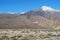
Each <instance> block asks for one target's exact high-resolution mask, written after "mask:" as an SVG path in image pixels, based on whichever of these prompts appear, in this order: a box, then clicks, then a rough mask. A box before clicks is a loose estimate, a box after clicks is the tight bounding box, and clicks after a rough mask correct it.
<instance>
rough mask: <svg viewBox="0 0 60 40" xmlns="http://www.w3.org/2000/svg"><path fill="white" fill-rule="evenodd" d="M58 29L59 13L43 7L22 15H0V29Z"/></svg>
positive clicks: (59, 25)
mask: <svg viewBox="0 0 60 40" xmlns="http://www.w3.org/2000/svg"><path fill="white" fill-rule="evenodd" d="M24 28H27V29H36V28H37V29H60V11H59V10H55V9H53V8H50V7H47V6H43V7H42V8H41V9H37V10H31V11H29V12H26V13H24V14H22V13H21V14H7V13H3V14H2V13H1V14H0V29H24Z"/></svg>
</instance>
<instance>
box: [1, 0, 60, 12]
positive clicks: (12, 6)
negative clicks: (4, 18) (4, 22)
mask: <svg viewBox="0 0 60 40" xmlns="http://www.w3.org/2000/svg"><path fill="white" fill-rule="evenodd" d="M42 6H50V7H52V8H54V9H58V10H60V0H0V12H26V11H30V10H35V9H39V8H41V7H42Z"/></svg>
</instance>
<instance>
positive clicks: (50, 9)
mask: <svg viewBox="0 0 60 40" xmlns="http://www.w3.org/2000/svg"><path fill="white" fill-rule="evenodd" d="M41 9H42V10H43V11H45V10H48V11H53V10H55V9H53V8H51V7H48V6H43V7H42V8H41Z"/></svg>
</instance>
